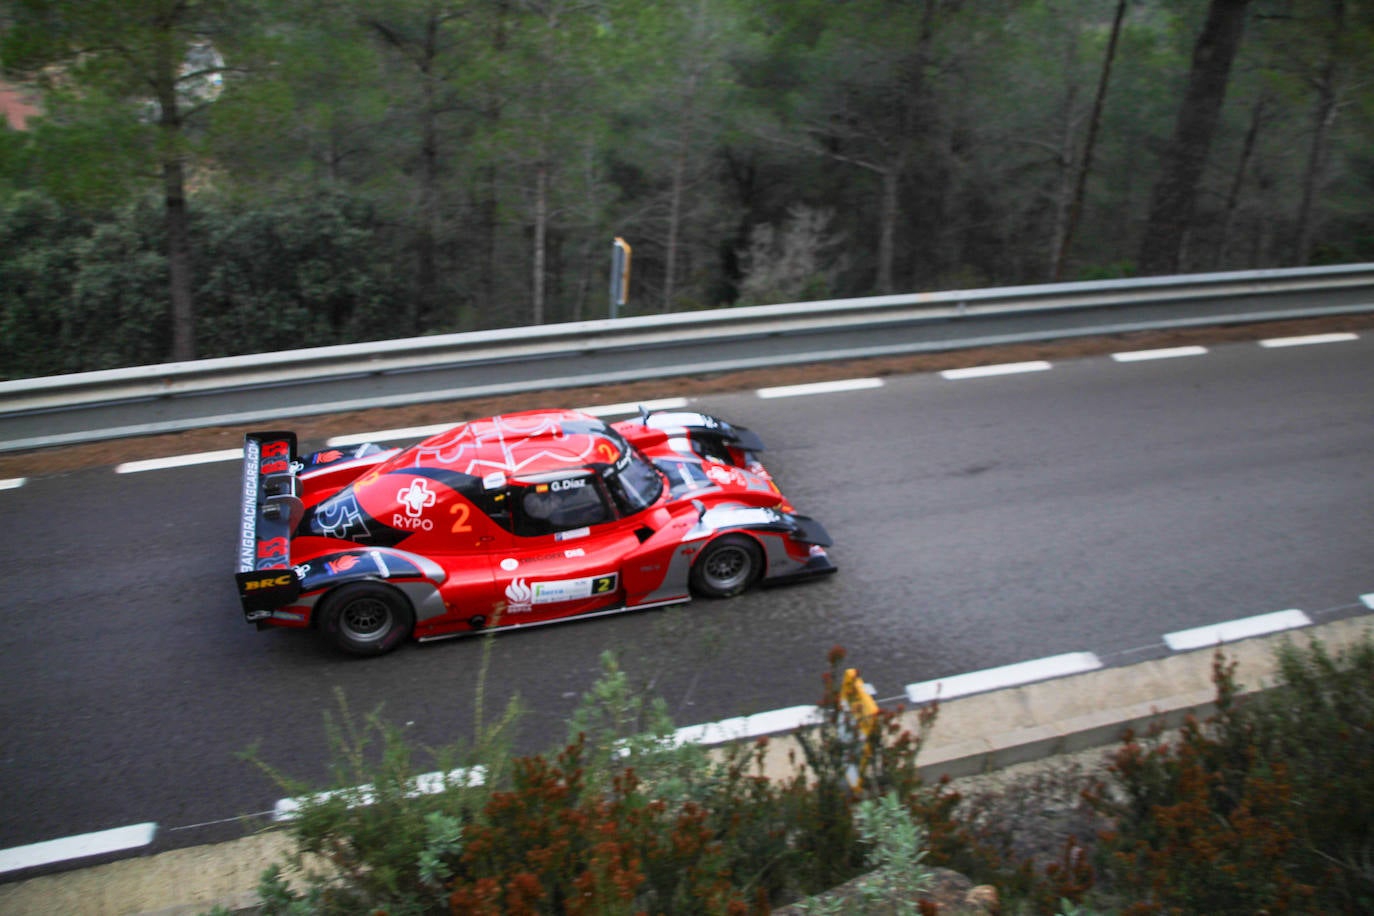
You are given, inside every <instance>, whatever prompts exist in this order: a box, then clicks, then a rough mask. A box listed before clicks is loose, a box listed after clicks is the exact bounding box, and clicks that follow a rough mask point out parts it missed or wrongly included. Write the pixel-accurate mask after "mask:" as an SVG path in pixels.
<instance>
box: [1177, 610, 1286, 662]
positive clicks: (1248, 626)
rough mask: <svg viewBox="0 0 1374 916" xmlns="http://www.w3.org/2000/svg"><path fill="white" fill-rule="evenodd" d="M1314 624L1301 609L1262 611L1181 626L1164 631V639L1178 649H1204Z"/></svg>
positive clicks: (1178, 650)
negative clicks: (1189, 628) (1217, 620)
mask: <svg viewBox="0 0 1374 916" xmlns="http://www.w3.org/2000/svg"><path fill="white" fill-rule="evenodd" d="M1311 624H1312V620H1311V618H1309V617H1308V616H1307V615H1306V614H1304V613H1303V612H1302V611H1299V610H1287V611H1275V612H1274V613H1272V614H1260V615H1259V616H1258V617H1245V618H1243V619H1241V620H1228V621H1227V622H1226V623H1217V624H1212V625H1211V626H1206V627H1196V628H1194V629H1191V630H1180V631H1178V632H1177V633H1166V634H1164V643H1165V644H1166V645H1167V646H1168V647H1169V648H1170V649H1173V650H1174V651H1175V652H1184V651H1187V650H1188V649H1204V648H1206V647H1208V646H1215V645H1217V644H1218V643H1223V642H1235V641H1236V640H1238V639H1248V638H1250V637H1251V636H1263V635H1265V634H1266V633H1277V632H1279V631H1280V630H1292V629H1295V628H1297V627H1306V626H1310V625H1311Z"/></svg>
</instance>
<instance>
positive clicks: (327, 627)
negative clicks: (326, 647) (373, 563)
mask: <svg viewBox="0 0 1374 916" xmlns="http://www.w3.org/2000/svg"><path fill="white" fill-rule="evenodd" d="M414 626H415V612H414V611H413V610H412V609H411V607H410V602H409V601H407V600H406V598H405V596H404V595H402V594H401V593H400V592H398V591H396V589H394V588H392V587H391V586H389V585H383V584H382V583H381V582H350V583H349V584H348V585H342V586H340V587H339V588H336V589H335V590H334V591H332V592H330V593H329V594H328V595H326V596H325V597H324V601H323V607H322V608H321V616H320V629H321V630H322V631H323V633H324V635H325V636H326V637H327V638H328V639H329V641H330V642H332V643H333V644H334V645H335V646H336V647H337V648H339V649H341V650H343V651H344V652H347V653H349V654H350V655H381V654H383V653H384V652H390V651H391V650H392V649H394V648H396V647H397V646H398V645H400V644H401V642H402V641H403V640H405V638H406V637H407V636H409V635H410V631H411V629H412V628H413V627H414Z"/></svg>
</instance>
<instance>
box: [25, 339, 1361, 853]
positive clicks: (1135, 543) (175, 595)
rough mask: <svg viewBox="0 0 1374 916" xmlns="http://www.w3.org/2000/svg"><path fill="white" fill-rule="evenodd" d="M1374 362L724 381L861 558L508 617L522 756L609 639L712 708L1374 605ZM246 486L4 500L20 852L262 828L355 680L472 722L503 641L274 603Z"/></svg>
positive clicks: (318, 757)
mask: <svg viewBox="0 0 1374 916" xmlns="http://www.w3.org/2000/svg"><path fill="white" fill-rule="evenodd" d="M1372 357H1374V337H1371V335H1369V334H1367V333H1366V334H1365V335H1364V336H1363V337H1362V338H1361V339H1359V340H1356V341H1347V342H1342V343H1332V344H1325V345H1321V346H1304V347H1292V348H1282V349H1267V348H1263V347H1260V346H1259V345H1257V344H1254V343H1245V344H1228V345H1224V346H1219V347H1215V348H1212V349H1211V351H1210V352H1209V353H1207V354H1206V355H1200V356H1190V357H1183V358H1176V359H1164V360H1151V361H1142V362H1117V361H1114V360H1112V359H1110V358H1107V357H1094V358H1089V359H1082V360H1077V361H1071V362H1063V363H1056V364H1054V366H1053V367H1052V368H1051V369H1048V370H1047V371H1037V372H1030V373H1025V374H1015V375H1006V376H998V377H990V378H972V379H964V380H952V379H948V378H945V377H942V376H941V375H938V374H931V375H915V376H902V377H892V378H887V379H885V380H884V384H882V386H881V387H873V388H864V389H860V390H853V391H848V392H835V393H827V394H814V395H810V396H798V397H788V398H770V399H764V398H760V397H759V396H758V394H757V393H755V392H741V393H738V394H731V395H712V396H709V397H704V398H702V399H700V400H694V401H693V406H694V407H696V408H698V409H702V410H704V411H707V412H714V413H718V414H720V415H721V416H724V417H727V418H729V419H731V420H734V421H736V422H739V423H742V424H744V425H747V426H750V427H752V428H753V429H755V430H756V431H757V432H759V433H760V434H761V435H762V436H763V438H764V440H765V442H767V443H768V444H769V447H770V450H769V452H768V453H767V455H766V462H767V464H768V465H769V467H770V469H771V470H772V471H773V473H774V476H775V477H776V478H777V479H778V480H779V482H780V484H781V486H782V488H783V490H784V492H785V493H787V495H788V496H789V497H790V498H791V499H792V501H793V502H794V503H795V504H796V505H797V507H798V508H799V510H801V511H803V512H807V513H809V514H811V515H814V516H815V517H817V518H818V519H820V520H821V521H823V522H824V523H825V524H826V526H827V527H828V528H829V530H830V532H831V533H832V534H833V535H834V536H835V538H836V542H837V543H836V546H835V548H834V550H833V552H832V555H833V557H834V559H835V560H836V561H837V563H838V564H839V566H840V573H839V574H838V575H836V576H833V577H830V578H828V579H826V580H824V581H820V582H815V583H809V584H804V585H800V586H795V587H788V588H783V589H776V590H769V591H762V592H755V593H751V594H749V595H746V596H744V597H743V598H740V599H736V600H734V601H730V602H709V603H697V604H693V605H690V606H686V607H683V608H678V609H669V610H665V611H653V612H645V613H640V614H636V615H627V616H622V617H615V618H609V619H604V620H598V621H588V622H585V623H574V624H568V625H561V626H555V627H549V628H544V629H540V630H533V631H530V632H525V633H515V634H509V635H505V636H502V637H500V638H498V639H496V640H494V641H493V642H492V643H491V645H490V647H489V651H490V658H489V659H488V666H487V671H486V677H485V679H484V681H483V683H484V684H485V701H486V702H485V712H484V715H485V716H486V718H487V719H488V720H490V719H491V718H493V717H494V716H495V715H497V713H499V711H500V708H501V707H502V706H503V705H504V703H505V702H506V700H507V699H509V698H510V697H512V696H516V695H518V696H519V697H521V699H522V700H523V702H524V704H525V706H526V707H527V712H526V714H525V716H524V718H523V720H522V723H521V728H520V733H519V734H520V737H519V746H520V747H521V748H522V749H525V750H543V749H548V748H550V747H552V746H555V745H558V744H561V742H562V740H563V739H564V737H565V730H566V725H565V720H566V718H567V716H568V714H569V713H570V711H571V710H572V709H573V708H574V707H575V705H576V703H577V698H578V697H579V696H580V694H581V693H582V692H583V691H584V690H586V689H587V687H588V686H589V685H590V684H591V683H592V681H593V680H594V678H595V676H596V673H597V670H598V658H599V656H600V655H601V653H602V652H603V651H605V650H607V649H612V650H615V651H616V652H617V653H618V654H619V656H620V658H621V660H622V663H623V665H624V666H625V667H626V668H627V670H628V671H629V672H630V673H631V675H632V677H633V678H634V679H635V680H636V682H637V683H640V684H643V685H645V686H647V687H649V688H651V689H652V690H653V691H654V692H656V693H657V694H659V695H661V696H662V697H664V698H665V699H666V700H667V702H668V704H669V707H670V709H671V711H672V713H673V716H674V718H675V720H676V721H677V723H678V724H680V725H689V724H695V723H699V722H708V721H714V720H718V719H721V718H725V717H728V716H734V715H740V714H744V713H750V712H758V711H762V710H767V709H773V708H778V707H784V706H792V705H796V704H802V703H810V702H814V701H815V700H816V699H817V697H818V695H819V691H820V673H821V672H822V671H823V670H824V669H825V665H826V662H825V658H826V653H827V652H828V650H829V649H830V648H831V647H832V646H834V645H843V646H845V647H846V649H847V650H848V652H849V658H850V661H851V662H852V663H853V664H855V665H857V666H858V667H859V668H860V670H861V671H862V673H863V675H864V677H865V678H866V679H867V680H868V681H870V682H871V683H873V684H875V685H876V687H877V689H878V695H879V697H882V698H895V697H898V696H900V695H901V694H902V688H903V686H904V685H905V684H908V683H912V682H917V681H925V680H929V679H933V678H937V677H945V676H949V675H952V674H957V673H962V672H965V671H975V670H980V669H984V668H991V667H996V666H1000V665H1006V664H1011V663H1014V662H1019V661H1024V660H1029V659H1035V658H1041V657H1045V656H1050V655H1055V654H1059V653H1064V652H1072V651H1092V652H1096V653H1097V654H1098V655H1099V656H1101V657H1102V658H1103V659H1104V660H1106V661H1107V662H1108V663H1112V662H1113V661H1121V662H1124V661H1134V660H1138V659H1140V658H1143V657H1149V656H1151V655H1152V654H1158V653H1161V652H1162V651H1163V647H1162V645H1161V634H1163V633H1166V632H1171V631H1176V630H1179V629H1184V628H1188V627H1193V626H1199V625H1203V624H1209V623H1217V622H1221V621H1225V620H1231V619H1235V618H1240V617H1246V616H1249V615H1254V614H1262V613H1266V612H1270V611H1277V610H1282V609H1286V608H1301V609H1303V610H1306V611H1307V612H1308V613H1309V615H1311V616H1313V617H1314V618H1317V619H1330V618H1332V617H1336V616H1341V615H1350V614H1354V613H1358V612H1359V610H1357V602H1356V599H1357V597H1358V596H1359V595H1361V594H1363V593H1368V592H1371V591H1374V568H1372V567H1374V563H1372V562H1371V558H1374V525H1371V521H1374V462H1371V455H1374V358H1372ZM359 431H360V432H362V430H359ZM309 445H310V443H307V444H306V446H307V447H308V446H309ZM238 480H239V470H238V467H237V465H236V464H234V463H220V464H207V465H200V466H194V467H187V468H181V469H175V470H165V471H156V472H148V473H140V474H126V475H117V474H115V473H113V471H112V470H111V469H109V468H104V469H94V470H87V471H79V472H73V473H70V474H66V475H62V476H56V477H42V476H38V477H35V478H34V479H31V480H29V481H28V482H27V483H26V484H25V485H24V486H22V487H19V488H16V489H10V490H4V491H0V507H3V513H4V518H5V522H6V524H5V525H4V526H3V533H2V534H0V538H3V541H2V542H0V556H3V557H4V558H5V559H4V561H3V566H2V567H0V596H3V597H0V608H2V609H3V611H4V623H5V625H4V626H3V628H0V647H3V659H4V661H3V664H0V729H2V732H0V733H2V734H3V741H2V743H0V812H3V813H2V814H0V848H6V847H12V846H16V845H21V844H26V843H33V842H36V841H40V840H46V839H50V838H55V837H61V836H68V835H72V834H78V833H83V832H87V831H93V830H101V829H105V828H110V827H118V826H123V825H126V824H131V823H137V822H143V821H155V822H157V823H159V824H160V825H162V828H163V829H162V832H161V833H160V835H159V839H158V846H159V848H167V847H169V846H182V845H191V844H194V843H201V842H206V841H209V840H214V839H222V838H228V837H232V836H237V835H241V834H242V832H243V830H244V829H245V828H244V824H243V823H241V822H239V821H237V820H236V819H237V818H239V817H240V816H242V815H247V814H253V813H256V812H263V811H266V810H268V809H270V808H271V806H272V803H273V802H274V801H275V800H276V799H277V798H280V797H281V796H283V795H284V794H287V793H286V792H285V791H284V790H283V789H282V788H280V787H279V786H277V785H275V784H274V783H273V782H272V781H271V780H270V779H269V778H268V777H267V776H265V775H264V774H262V773H261V772H259V771H258V770H257V769H255V768H254V767H252V766H251V765H249V764H248V763H246V762H244V761H243V760H242V759H241V758H240V756H239V754H240V752H242V751H243V750H245V749H247V748H249V747H256V748H257V753H258V754H259V755H260V757H261V758H262V759H263V760H265V761H267V762H269V763H270V764H272V765H274V766H277V767H279V768H280V769H282V770H283V771H285V772H286V773H288V774H290V775H292V776H296V777H300V778H303V779H306V780H312V781H313V780H322V779H323V778H324V776H325V768H324V760H325V757H326V750H327V746H328V740H327V736H326V729H325V725H324V712H325V711H327V710H331V709H333V710H335V711H336V712H337V710H338V697H339V696H342V697H344V698H346V701H347V703H348V705H349V706H350V707H351V708H352V709H353V710H354V711H355V712H356V713H362V712H367V711H370V710H372V709H374V708H376V707H377V706H378V705H379V704H380V705H382V714H383V716H384V717H385V719H386V720H387V721H389V722H392V723H395V724H396V725H398V726H399V727H401V728H402V729H403V730H404V731H406V732H407V733H408V734H409V735H410V736H412V738H413V739H414V740H415V741H416V742H417V743H419V744H427V745H441V744H449V743H452V742H455V741H462V740H470V739H471V738H472V734H473V728H474V723H475V721H476V718H477V714H476V710H475V705H476V700H475V697H476V695H477V688H478V684H479V672H480V670H481V668H482V664H483V657H484V643H483V642H482V641H479V640H456V641H451V642H444V643H436V644H433V645H429V646H408V647H404V648H403V649H401V650H400V651H398V652H395V653H393V654H392V655H390V656H387V657H384V658H381V659H373V660H364V661H357V660H352V659H347V658H343V657H340V656H337V655H335V654H334V653H333V652H331V651H330V650H328V649H327V648H325V647H324V646H323V645H322V644H321V643H319V642H317V641H313V640H311V639H309V638H308V637H306V636H304V635H303V634H290V633H280V632H276V633H258V632H256V631H255V630H253V628H251V627H250V626H248V625H246V624H244V623H243V622H242V619H241V616H240V613H239V611H238V607H237V600H236V596H235V591H234V586H233V582H232V576H231V572H232V568H233V554H232V545H233V535H234V532H235V509H236V506H237V498H238V494H237V490H238ZM424 763H425V761H424V760H423V759H422V760H421V765H422V767H423V765H424Z"/></svg>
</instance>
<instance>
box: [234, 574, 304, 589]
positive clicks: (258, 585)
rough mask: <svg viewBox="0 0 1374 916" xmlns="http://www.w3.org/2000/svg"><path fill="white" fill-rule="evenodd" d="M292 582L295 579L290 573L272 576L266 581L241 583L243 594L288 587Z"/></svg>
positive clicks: (257, 580)
mask: <svg viewBox="0 0 1374 916" xmlns="http://www.w3.org/2000/svg"><path fill="white" fill-rule="evenodd" d="M294 581H296V577H295V575H294V574H292V573H286V574H284V575H280V576H273V577H271V578H268V579H250V580H248V581H245V582H244V583H243V590H244V591H245V592H255V591H259V590H261V589H264V588H276V587H278V586H282V585H290V584H291V583H292V582H294Z"/></svg>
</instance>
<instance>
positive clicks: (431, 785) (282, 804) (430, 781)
mask: <svg viewBox="0 0 1374 916" xmlns="http://www.w3.org/2000/svg"><path fill="white" fill-rule="evenodd" d="M486 781H487V770H486V767H482V766H475V767H459V768H458V769H456V770H449V771H448V772H447V773H444V772H442V771H435V772H433V773H421V774H420V775H419V776H416V777H415V780H414V782H415V788H413V789H411V790H410V792H408V793H407V795H408V796H409V797H411V798H415V797H417V796H420V795H436V794H438V793H439V792H442V791H444V790H445V789H447V788H449V787H451V786H480V785H485V784H486ZM352 793H356V795H355V797H354V799H353V803H352V804H351V805H349V807H358V806H366V805H370V804H372V803H373V802H374V801H375V800H376V796H375V794H374V792H373V788H372V786H371V785H362V786H357V787H356V788H353V789H337V790H335V791H333V792H318V793H316V794H314V795H298V796H295V797H294V798H283V799H279V800H278V801H277V803H276V804H275V805H274V806H273V807H272V820H274V821H290V820H295V818H296V815H298V814H299V813H300V810H301V806H302V805H303V804H305V803H306V802H307V801H313V802H324V801H328V800H329V799H331V798H334V797H336V796H340V795H348V794H352Z"/></svg>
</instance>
